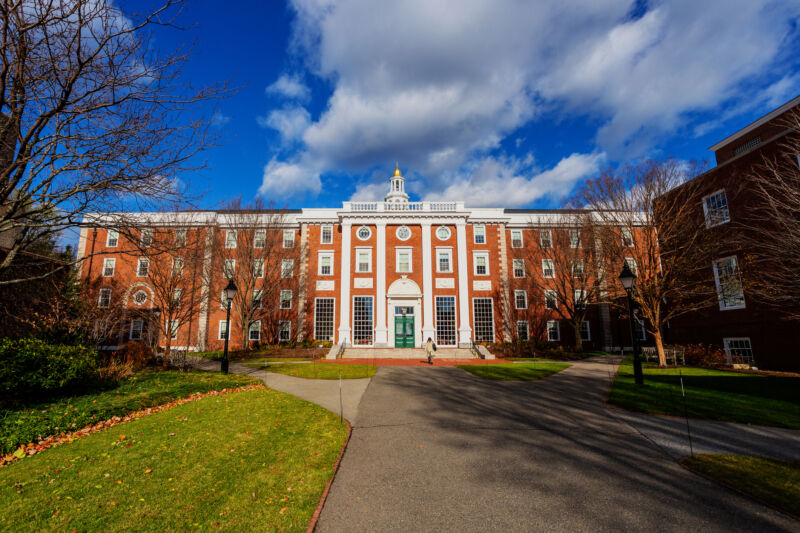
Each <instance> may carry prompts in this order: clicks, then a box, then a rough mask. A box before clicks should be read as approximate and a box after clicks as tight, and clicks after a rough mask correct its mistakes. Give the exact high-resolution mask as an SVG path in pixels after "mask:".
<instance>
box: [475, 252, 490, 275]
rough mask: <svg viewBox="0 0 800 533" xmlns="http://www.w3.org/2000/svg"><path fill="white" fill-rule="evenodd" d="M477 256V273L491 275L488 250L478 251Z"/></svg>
mask: <svg viewBox="0 0 800 533" xmlns="http://www.w3.org/2000/svg"><path fill="white" fill-rule="evenodd" d="M474 257H475V275H476V276H488V275H489V254H488V253H486V252H481V253H477V254H475V255H474Z"/></svg>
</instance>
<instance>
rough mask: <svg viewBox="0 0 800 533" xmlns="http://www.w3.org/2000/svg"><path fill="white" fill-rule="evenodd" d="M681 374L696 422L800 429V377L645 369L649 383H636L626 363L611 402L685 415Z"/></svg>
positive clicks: (619, 375) (609, 400)
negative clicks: (703, 419) (709, 420)
mask: <svg viewBox="0 0 800 533" xmlns="http://www.w3.org/2000/svg"><path fill="white" fill-rule="evenodd" d="M679 373H682V374H683V383H684V388H685V390H686V413H687V415H688V416H689V417H692V418H706V419H713V420H725V421H729V422H740V423H746V424H761V425H765V426H777V427H785V428H793V429H800V409H798V405H800V378H793V377H782V376H780V377H779V376H763V375H757V374H745V373H739V372H726V371H722V370H708V369H704V368H691V367H685V368H681V369H680V370H679V369H677V368H666V369H663V368H658V367H647V366H646V367H645V368H644V385H642V386H639V387H637V386H636V385H635V384H634V382H633V365H632V364H631V363H630V362H626V363H625V364H623V365H622V366H621V367H620V370H619V374H617V378H616V380H615V381H614V386H613V387H612V389H611V393H610V395H609V398H608V403H609V404H613V405H617V406H619V407H622V408H624V409H629V410H631V411H640V412H644V413H657V414H666V415H674V416H683V414H684V411H683V401H682V398H681V384H680V377H679Z"/></svg>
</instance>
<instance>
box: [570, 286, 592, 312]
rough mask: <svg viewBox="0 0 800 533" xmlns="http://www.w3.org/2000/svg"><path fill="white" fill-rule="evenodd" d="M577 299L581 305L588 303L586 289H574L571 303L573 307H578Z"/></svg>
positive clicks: (584, 305)
mask: <svg viewBox="0 0 800 533" xmlns="http://www.w3.org/2000/svg"><path fill="white" fill-rule="evenodd" d="M579 301H582V302H583V307H586V306H588V305H589V301H588V300H587V299H586V289H575V292H574V294H573V295H572V305H573V307H574V308H576V309H578V302H579Z"/></svg>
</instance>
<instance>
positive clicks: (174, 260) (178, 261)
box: [170, 257, 185, 276]
mask: <svg viewBox="0 0 800 533" xmlns="http://www.w3.org/2000/svg"><path fill="white" fill-rule="evenodd" d="M184 263H185V262H184V260H183V257H173V258H172V270H171V271H170V272H172V275H173V276H183V265H184ZM178 265H180V267H179V268H178V270H177V272H176V271H175V268H176V267H177V266H178Z"/></svg>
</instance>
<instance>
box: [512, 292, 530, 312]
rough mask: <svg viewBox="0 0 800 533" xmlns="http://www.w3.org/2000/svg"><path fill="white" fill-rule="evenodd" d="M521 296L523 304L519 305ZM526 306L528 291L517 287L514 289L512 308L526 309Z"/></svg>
mask: <svg viewBox="0 0 800 533" xmlns="http://www.w3.org/2000/svg"><path fill="white" fill-rule="evenodd" d="M520 296H521V297H522V300H523V305H522V307H520V305H519V298H520ZM527 308H528V293H527V292H526V291H524V290H521V289H517V290H515V291H514V309H527Z"/></svg>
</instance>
